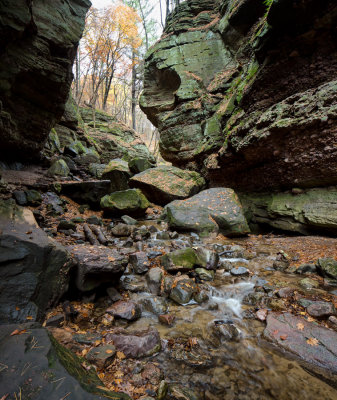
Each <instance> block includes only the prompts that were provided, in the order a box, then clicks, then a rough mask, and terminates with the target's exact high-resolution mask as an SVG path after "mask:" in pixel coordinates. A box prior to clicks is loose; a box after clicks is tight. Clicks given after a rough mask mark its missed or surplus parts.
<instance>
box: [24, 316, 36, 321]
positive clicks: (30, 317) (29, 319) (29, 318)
mask: <svg viewBox="0 0 337 400" xmlns="http://www.w3.org/2000/svg"><path fill="white" fill-rule="evenodd" d="M26 319H27V320H28V321H32V320H33V319H34V317H32V316H30V315H28V317H26Z"/></svg>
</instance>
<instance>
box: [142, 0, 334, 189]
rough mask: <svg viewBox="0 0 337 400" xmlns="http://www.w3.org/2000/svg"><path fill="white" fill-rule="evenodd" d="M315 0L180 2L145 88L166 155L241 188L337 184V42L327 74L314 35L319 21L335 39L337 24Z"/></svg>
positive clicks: (215, 182)
mask: <svg viewBox="0 0 337 400" xmlns="http://www.w3.org/2000/svg"><path fill="white" fill-rule="evenodd" d="M310 2H311V0H303V2H302V3H301V5H300V6H298V5H296V4H295V3H294V2H291V1H276V0H274V1H270V2H267V1H263V0H259V1H258V0H257V1H247V0H237V1H234V0H232V1H225V0H221V1H219V2H216V3H215V2H211V1H209V0H202V1H194V0H187V1H184V2H180V3H181V4H179V5H178V6H177V7H176V8H175V9H174V12H172V13H171V14H170V15H169V16H168V17H167V20H166V27H165V29H164V34H163V35H162V37H161V39H160V40H159V41H158V42H157V43H156V44H155V45H154V46H152V47H151V48H150V49H149V51H148V52H147V55H146V60H145V71H144V90H143V92H142V94H141V96H140V107H141V109H142V110H143V111H144V112H145V114H146V115H147V116H148V118H149V120H150V121H151V122H152V123H153V124H154V125H155V126H156V127H157V128H158V131H159V134H160V141H159V146H160V152H161V154H162V157H163V158H164V159H165V160H166V161H169V162H171V163H172V164H173V165H175V166H181V165H184V166H186V168H189V169H192V170H194V171H200V172H201V173H202V175H203V176H204V177H205V178H206V179H207V181H209V182H210V186H211V187H221V186H222V187H231V188H233V189H235V190H237V191H238V192H244V191H245V192H249V191H254V192H255V191H256V192H257V191H262V190H265V191H269V190H271V189H272V190H273V191H279V190H283V189H284V188H287V189H288V188H289V189H290V188H291V187H292V186H294V185H296V186H300V187H315V186H317V187H318V186H323V185H326V186H328V185H336V184H337V174H336V167H335V164H336V162H335V160H336V147H335V145H334V144H335V143H336V141H337V133H336V130H335V129H334V123H333V122H332V121H334V120H335V119H336V84H337V82H336V74H335V73H334V71H335V70H336V68H337V61H336V60H337V54H336V47H335V46H334V44H333V42H334V41H333V40H332V39H331V40H330V41H329V42H328V44H327V46H328V47H329V53H330V54H331V55H332V58H331V60H330V59H329V60H327V59H326V70H325V71H324V72H323V73H322V72H321V71H322V64H321V61H319V58H318V57H317V56H316V50H315V49H316V48H321V45H320V44H319V41H320V39H319V38H318V36H316V37H314V36H315V35H314V34H312V37H310V39H309V37H308V36H307V35H308V32H309V31H310V32H314V31H315V27H317V26H318V25H319V26H320V27H321V28H323V26H324V31H325V32H328V35H329V37H330V38H333V37H334V31H335V25H336V23H335V21H334V19H333V18H331V9H330V8H329V7H330V6H329V4H330V3H329V2H319V3H317V2H316V3H315V4H316V5H317V8H315V9H314V8H311V7H310ZM267 3H268V4H267ZM295 25H296V31H295V30H294V29H292V27H293V26H295ZM308 42H310V45H309V46H308ZM280 43H281V45H280ZM290 43H296V44H297V45H296V49H295V48H292V49H291V48H290V47H291V46H290ZM316 46H317V47H316ZM303 48H307V50H308V52H307V54H306V55H304V53H303V51H302V50H300V49H303ZM282 52H283V54H287V58H286V59H285V57H283V56H281V54H282ZM327 53H328V52H327ZM270 54H275V57H273V59H270ZM323 58H324V57H323ZM280 63H283V64H282V65H283V67H282V68H280ZM295 64H296V68H295V69H294V65H295ZM266 65H268V69H266V68H265V66H266ZM297 67H298V68H297ZM290 70H291V71H292V72H293V75H292V78H291V82H290V80H289V71H290ZM308 70H310V71H312V74H310V78H309V79H307V80H305V82H304V81H303V80H302V77H303V76H304V75H306V72H307V71H308ZM314 71H315V72H314ZM275 77H277V79H275ZM271 82H272V85H271V84H270V83H271ZM318 126H319V128H318ZM308 137H310V140H308ZM318 171H319V173H318Z"/></svg>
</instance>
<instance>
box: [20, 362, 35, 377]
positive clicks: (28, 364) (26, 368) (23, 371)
mask: <svg viewBox="0 0 337 400" xmlns="http://www.w3.org/2000/svg"><path fill="white" fill-rule="evenodd" d="M31 365H32V364H31V363H26V364H25V365H24V367H23V370H22V372H21V376H23V375H24V374H25V373H26V372H27V371H28V369H29V368H30V366H31Z"/></svg>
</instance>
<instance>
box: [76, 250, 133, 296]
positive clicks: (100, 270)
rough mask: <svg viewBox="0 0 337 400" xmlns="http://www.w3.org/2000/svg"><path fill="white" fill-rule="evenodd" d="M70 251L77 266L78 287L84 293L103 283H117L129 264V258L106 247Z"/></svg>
mask: <svg viewBox="0 0 337 400" xmlns="http://www.w3.org/2000/svg"><path fill="white" fill-rule="evenodd" d="M70 250H71V253H72V255H73V257H74V261H75V263H76V266H77V269H76V286H77V288H78V289H79V290H81V291H84V292H86V291H90V290H93V289H96V288H98V287H99V286H100V285H101V284H103V283H108V282H111V283H113V282H116V283H117V282H118V278H119V276H120V275H122V273H123V272H124V270H125V267H126V266H127V263H128V258H127V257H124V256H123V255H121V254H119V252H118V251H117V250H114V249H109V248H107V247H104V246H88V245H86V246H74V247H72V248H70Z"/></svg>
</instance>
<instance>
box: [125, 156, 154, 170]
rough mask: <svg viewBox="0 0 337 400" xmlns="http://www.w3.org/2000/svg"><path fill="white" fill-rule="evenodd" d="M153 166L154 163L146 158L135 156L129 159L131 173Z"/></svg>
mask: <svg viewBox="0 0 337 400" xmlns="http://www.w3.org/2000/svg"><path fill="white" fill-rule="evenodd" d="M153 167H155V163H154V162H152V161H151V160H149V159H148V158H141V157H135V158H132V159H131V160H130V161H129V168H130V171H131V172H132V173H133V174H139V173H141V172H144V171H146V170H147V169H149V168H153Z"/></svg>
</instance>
